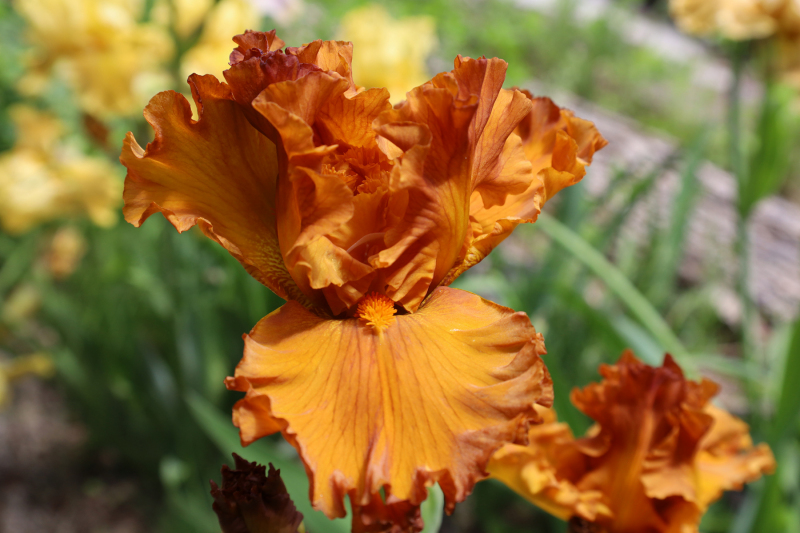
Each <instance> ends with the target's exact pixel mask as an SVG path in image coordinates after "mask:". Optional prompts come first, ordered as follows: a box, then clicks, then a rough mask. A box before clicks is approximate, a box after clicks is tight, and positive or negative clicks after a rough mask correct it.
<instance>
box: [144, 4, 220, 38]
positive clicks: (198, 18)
mask: <svg viewBox="0 0 800 533" xmlns="http://www.w3.org/2000/svg"><path fill="white" fill-rule="evenodd" d="M212 7H214V0H156V2H155V5H154V6H153V11H152V12H151V17H152V19H153V20H154V21H155V22H157V23H158V24H161V25H163V26H167V27H170V26H171V27H172V29H173V30H175V33H177V34H178V37H181V38H186V37H189V36H190V35H192V33H194V32H195V31H196V30H197V29H198V28H199V27H200V25H201V24H202V23H203V20H204V19H205V18H206V15H207V14H208V12H209V11H210V10H211V8H212Z"/></svg>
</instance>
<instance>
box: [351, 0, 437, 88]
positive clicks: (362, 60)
mask: <svg viewBox="0 0 800 533" xmlns="http://www.w3.org/2000/svg"><path fill="white" fill-rule="evenodd" d="M340 34H341V36H342V39H345V40H347V41H350V42H352V43H353V49H354V50H355V52H356V53H355V54H354V55H353V79H354V80H355V82H356V83H357V84H359V85H363V86H364V87H386V89H388V90H389V100H390V101H391V102H392V103H397V102H399V101H401V100H403V99H404V98H405V97H406V93H407V92H408V91H410V90H411V89H413V88H414V87H416V86H418V85H422V84H423V83H425V81H427V80H428V78H429V76H428V68H427V66H426V64H425V61H426V60H427V59H428V56H430V54H431V52H433V50H434V48H435V47H436V26H435V22H434V20H433V19H432V18H431V17H407V18H404V19H401V20H394V19H392V17H391V16H390V15H389V12H388V11H387V10H386V8H384V7H383V6H379V5H377V4H372V5H367V6H364V7H361V8H359V9H354V10H353V11H350V12H349V13H347V14H346V15H345V16H344V17H342V26H341V30H340Z"/></svg>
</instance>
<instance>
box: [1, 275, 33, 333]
mask: <svg viewBox="0 0 800 533" xmlns="http://www.w3.org/2000/svg"><path fill="white" fill-rule="evenodd" d="M41 303H42V295H41V293H40V292H39V289H37V288H36V287H35V286H33V285H31V284H30V283H22V284H20V285H17V286H16V287H15V288H14V290H13V291H11V293H10V294H9V295H8V296H6V297H5V298H4V299H3V305H2V307H0V322H2V323H3V324H8V325H9V326H18V325H20V324H23V323H25V322H27V321H28V320H29V319H30V318H31V317H32V316H33V315H34V314H35V313H36V311H38V310H39V305H40V304H41Z"/></svg>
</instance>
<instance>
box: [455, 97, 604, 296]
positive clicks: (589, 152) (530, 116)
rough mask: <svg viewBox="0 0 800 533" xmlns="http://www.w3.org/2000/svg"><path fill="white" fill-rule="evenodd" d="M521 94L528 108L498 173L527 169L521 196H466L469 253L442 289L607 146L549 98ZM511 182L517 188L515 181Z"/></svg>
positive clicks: (582, 171)
mask: <svg viewBox="0 0 800 533" xmlns="http://www.w3.org/2000/svg"><path fill="white" fill-rule="evenodd" d="M518 93H519V92H518ZM521 94H524V95H525V97H526V98H527V99H528V100H529V102H530V105H529V107H528V108H527V109H528V112H527V114H526V115H525V117H524V118H522V120H520V121H518V122H517V126H516V129H515V130H514V133H513V134H512V135H511V136H509V138H508V141H507V142H506V144H505V146H503V151H502V154H501V160H502V161H503V165H502V166H501V167H500V172H501V173H502V174H501V176H502V175H505V174H513V175H517V176H519V175H520V174H521V173H523V172H525V171H526V166H525V165H526V164H527V165H529V167H530V170H528V171H529V172H531V173H532V175H533V176H534V177H533V179H530V180H529V181H528V182H527V187H525V188H524V190H522V191H520V190H518V189H510V188H506V190H507V191H508V193H509V194H508V196H507V197H506V198H504V199H503V201H487V195H486V194H478V192H474V193H472V197H471V199H470V222H471V225H472V235H471V241H470V244H469V248H468V250H467V251H466V253H465V256H464V259H463V261H461V263H459V264H457V265H456V266H455V267H454V268H453V270H452V271H451V272H450V273H449V274H448V278H447V280H446V281H445V283H449V282H450V281H451V280H453V279H455V278H456V277H458V275H460V274H461V273H462V272H464V271H465V270H467V269H468V268H470V267H471V266H473V265H475V264H476V263H478V262H480V261H481V260H482V259H483V258H484V257H486V256H487V255H488V254H489V253H490V252H491V251H492V250H493V249H494V248H495V247H496V246H497V245H498V244H500V243H501V242H503V240H505V239H506V238H507V237H508V236H509V235H511V232H512V231H514V229H515V228H516V227H517V226H518V225H519V224H521V223H531V222H535V221H536V219H537V217H538V216H539V212H540V211H541V208H542V207H543V206H544V204H545V202H547V201H548V200H549V199H550V198H552V197H553V196H554V195H555V194H556V193H558V192H559V191H560V190H561V189H563V188H564V187H568V186H570V185H574V184H576V183H578V182H579V181H580V180H581V179H582V178H583V176H584V175H585V174H586V167H587V166H589V165H590V164H591V162H592V158H593V157H594V154H595V152H597V151H598V150H601V149H602V148H603V147H604V146H606V145H607V144H608V143H607V141H606V140H605V139H604V138H603V137H602V135H600V133H599V132H598V131H597V128H595V126H594V124H592V123H591V122H589V121H587V120H583V119H580V118H577V117H575V115H574V114H573V113H572V112H571V111H569V110H567V109H561V108H559V107H558V106H556V105H555V104H554V103H553V101H552V100H550V99H549V98H542V97H539V98H534V97H533V96H532V95H531V94H530V93H529V92H528V91H521ZM506 181H507V180H506V179H502V178H501V179H500V180H499V182H500V183H503V182H506ZM513 182H516V183H522V181H521V180H518V179H516V180H513ZM489 183H494V181H493V180H490V181H489Z"/></svg>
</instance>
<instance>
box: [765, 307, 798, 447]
mask: <svg viewBox="0 0 800 533" xmlns="http://www.w3.org/2000/svg"><path fill="white" fill-rule="evenodd" d="M793 329H794V331H793V333H792V340H791V342H790V343H789V346H788V349H787V351H786V354H785V355H784V356H783V360H784V362H783V372H781V374H783V383H782V385H781V390H780V393H779V395H778V403H777V406H776V409H775V417H774V418H773V420H772V424H771V430H770V432H769V441H770V444H772V445H777V444H778V441H780V440H781V439H783V438H785V437H787V436H788V435H790V434H793V433H794V432H796V431H797V426H798V422H800V386H798V383H800V320H798V321H796V322H795V324H794V326H793Z"/></svg>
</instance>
